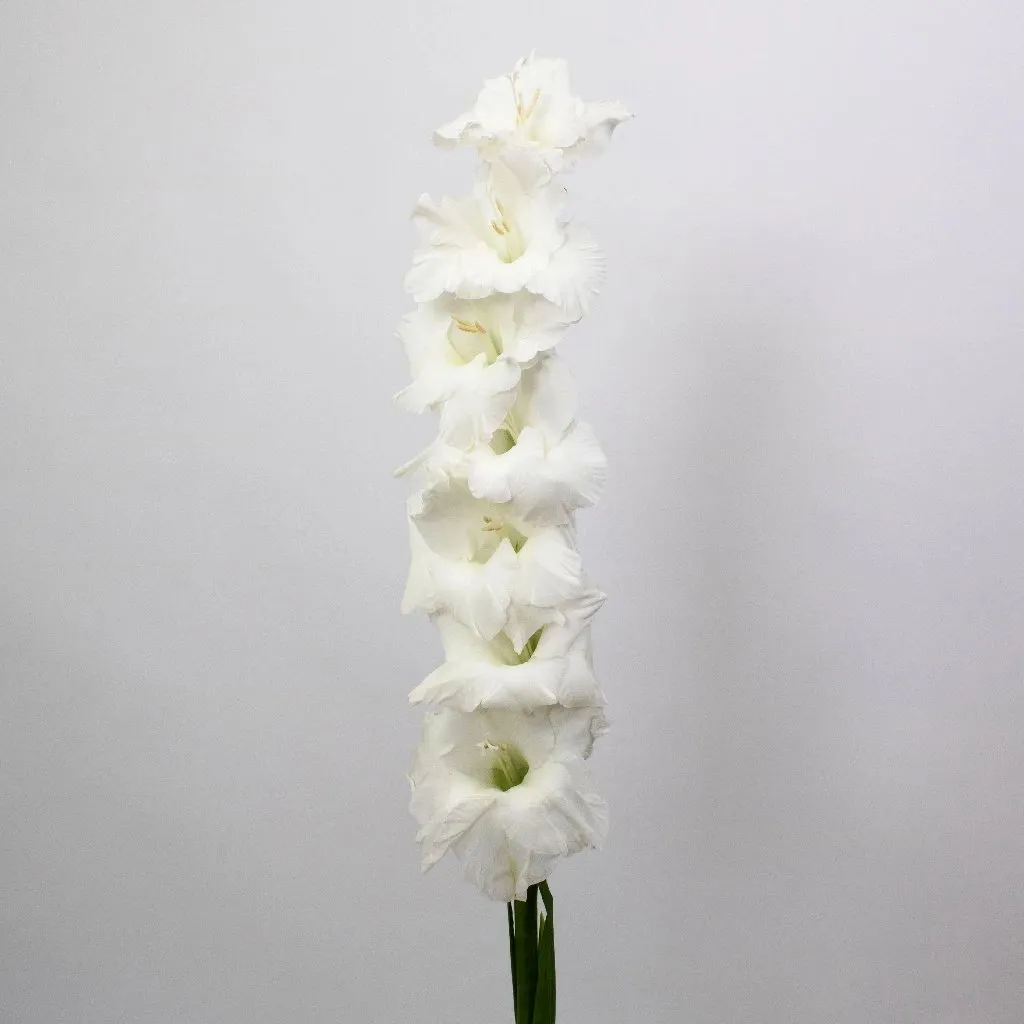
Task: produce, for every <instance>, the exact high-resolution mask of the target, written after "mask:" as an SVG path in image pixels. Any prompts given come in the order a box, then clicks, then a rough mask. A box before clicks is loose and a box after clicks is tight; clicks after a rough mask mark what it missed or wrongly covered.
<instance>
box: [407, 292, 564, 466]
mask: <svg viewBox="0 0 1024 1024" xmlns="http://www.w3.org/2000/svg"><path fill="white" fill-rule="evenodd" d="M570 323H571V321H569V320H568V319H567V318H566V317H565V315H564V314H563V313H562V311H561V310H560V309H559V308H558V307H557V306H554V305H553V304H552V303H549V302H547V301H546V300H544V299H538V298H535V297H533V296H523V295H517V296H504V295H497V296H491V297H489V298H485V299H476V300H464V299H457V298H455V297H454V296H451V295H443V296H441V297H440V298H438V299H435V300H434V301H433V302H429V303H423V304H421V305H420V306H418V307H417V309H416V310H415V312H413V313H410V314H409V315H408V316H406V317H405V318H404V319H403V320H402V323H401V324H400V325H399V329H398V337H399V339H400V340H401V342H402V345H403V347H404V348H405V352H406V356H407V357H408V360H409V366H410V369H411V371H412V376H413V382H412V383H411V384H410V385H408V387H405V388H403V389H402V390H401V391H399V392H398V394H397V395H396V396H395V398H396V400H397V401H398V402H399V404H400V405H401V406H402V407H403V408H406V409H408V410H410V411H412V412H423V411H425V410H426V409H433V410H437V411H439V413H440V437H441V440H442V441H444V442H446V443H447V444H450V445H453V446H456V447H460V448H469V447H471V446H472V445H474V444H477V443H480V442H484V441H488V440H490V437H491V435H492V434H493V433H494V431H495V430H496V429H497V428H498V426H499V425H500V424H501V422H502V421H503V420H504V419H505V417H506V415H507V414H508V412H509V410H510V409H511V408H512V405H513V403H514V402H515V401H516V399H517V398H518V393H517V391H516V386H517V385H518V383H519V377H520V366H522V365H527V364H530V363H532V362H534V361H535V360H536V359H537V358H538V356H539V354H540V353H543V352H547V351H548V350H550V349H551V348H553V347H554V345H555V344H557V342H558V341H559V339H560V338H561V337H562V334H563V333H564V332H565V330H566V328H567V327H569V326H570Z"/></svg>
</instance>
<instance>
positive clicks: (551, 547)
mask: <svg viewBox="0 0 1024 1024" xmlns="http://www.w3.org/2000/svg"><path fill="white" fill-rule="evenodd" d="M409 518H410V521H411V525H412V529H411V530H410V540H411V548H412V562H411V565H410V569H409V579H408V582H407V584H406V589H405V597H404V600H403V603H402V609H403V611H407V612H408V611H412V610H414V609H420V610H422V611H425V612H427V613H429V614H438V613H441V612H448V613H450V614H451V615H453V616H454V617H455V618H456V619H458V621H459V622H462V623H464V624H465V625H467V626H469V627H470V629H472V630H474V631H475V632H476V633H477V634H479V635H480V636H481V637H483V638H485V639H488V640H489V639H492V638H493V637H495V636H496V635H497V634H498V633H499V632H501V630H502V629H504V628H505V627H506V625H508V623H509V620H510V614H511V618H512V622H513V626H515V625H516V624H517V623H518V622H519V621H520V615H522V616H525V621H529V622H530V623H533V622H535V621H540V623H541V624H543V622H551V621H555V619H556V618H557V610H556V605H557V604H558V603H559V602H561V601H564V600H566V599H567V598H569V597H572V596H575V595H576V594H578V593H579V592H580V590H581V589H582V586H583V583H582V580H583V571H582V567H581V565H580V559H579V554H578V553H577V552H576V550H575V547H574V545H573V541H572V532H571V530H570V529H568V528H559V527H554V526H540V527H537V526H532V525H530V524H527V523H524V522H522V521H521V520H519V519H517V518H515V517H514V516H513V515H512V514H511V512H510V510H509V509H508V508H507V507H502V506H499V505H495V504H493V503H491V502H486V501H480V500H479V499H478V498H475V497H473V495H472V494H471V493H470V492H469V490H468V488H467V487H466V485H465V482H464V481H461V480H458V479H456V478H448V479H445V480H442V481H440V482H438V483H436V484H434V485H432V486H431V487H428V488H426V489H425V490H423V491H420V492H419V493H418V494H415V495H413V497H412V498H411V499H410V502H409ZM513 600H516V601H517V604H522V605H524V606H527V605H528V606H530V610H527V609H526V608H525V607H524V609H523V611H522V612H521V613H519V612H513V613H510V605H511V604H512V602H513ZM536 608H546V609H548V610H547V611H546V612H545V613H543V614H541V615H539V616H538V614H537V612H536V611H535V610H533V609H536ZM533 628H534V629H537V628H539V627H538V626H536V625H535V626H534V627H533ZM517 635H518V634H517Z"/></svg>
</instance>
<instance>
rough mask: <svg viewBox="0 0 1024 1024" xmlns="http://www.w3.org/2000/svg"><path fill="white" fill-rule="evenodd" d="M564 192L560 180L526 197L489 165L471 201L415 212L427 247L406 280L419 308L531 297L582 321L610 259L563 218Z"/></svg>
mask: <svg viewBox="0 0 1024 1024" xmlns="http://www.w3.org/2000/svg"><path fill="white" fill-rule="evenodd" d="M564 197H565V190H564V189H563V188H562V187H561V186H560V185H558V184H557V183H555V182H549V183H548V184H546V185H544V186H542V187H541V188H538V189H535V190H533V191H528V190H526V189H524V188H523V185H522V183H521V182H520V181H519V179H518V178H516V176H515V175H514V174H513V173H512V172H511V171H510V170H509V169H508V168H506V167H504V166H503V165H501V164H492V165H489V166H488V167H487V168H485V170H484V171H483V173H482V174H481V175H480V177H479V178H478V180H477V185H476V188H475V190H474V192H473V194H472V195H471V196H469V197H468V198H466V199H449V198H445V199H443V200H442V201H441V202H440V203H439V204H438V203H434V201H433V200H432V199H431V198H430V196H427V195H424V196H421V197H420V200H419V202H418V203H417V205H416V208H415V210H414V211H413V220H414V221H415V223H416V224H417V226H418V227H419V229H420V231H421V233H422V235H423V238H424V241H425V243H426V244H425V245H424V246H422V247H421V248H419V249H417V250H416V252H415V254H414V255H413V263H412V267H411V269H410V270H409V272H408V274H407V275H406V278H405V285H406V289H407V290H408V291H409V293H410V294H411V295H412V297H413V298H414V299H415V300H416V301H417V302H429V301H431V300H433V299H436V298H437V297H438V296H440V295H441V294H443V293H445V292H449V293H451V294H452V295H455V296H456V297H457V298H461V299H481V298H485V297H486V296H488V295H492V294H494V293H500V294H503V295H510V294H512V293H513V292H519V291H523V290H525V291H528V292H531V293H532V294H534V295H541V296H543V297H544V298H546V299H548V301H550V302H552V303H554V304H555V305H556V306H559V307H560V308H561V309H562V310H564V312H565V314H566V315H567V316H568V317H569V318H570V319H575V318H578V317H580V316H582V315H583V314H584V313H585V312H586V310H587V307H588V305H589V303H590V299H591V297H592V296H593V295H594V294H596V292H597V290H598V288H599V287H600V285H601V281H602V279H603V276H604V256H603V254H602V253H601V250H600V248H599V247H598V245H597V243H596V242H595V241H594V240H593V238H592V237H591V236H590V234H589V233H588V232H587V231H585V230H584V229H582V228H580V227H577V226H576V225H574V224H570V223H568V221H567V220H566V218H565V217H564V216H563V213H562V208H563V205H564Z"/></svg>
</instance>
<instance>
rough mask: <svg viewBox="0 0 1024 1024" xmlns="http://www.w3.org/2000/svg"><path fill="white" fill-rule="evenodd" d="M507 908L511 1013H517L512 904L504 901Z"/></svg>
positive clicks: (514, 932) (517, 1000) (517, 996)
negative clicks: (510, 970) (510, 966)
mask: <svg viewBox="0 0 1024 1024" xmlns="http://www.w3.org/2000/svg"><path fill="white" fill-rule="evenodd" d="M505 907H506V909H507V910H508V958H509V960H510V961H511V963H512V1014H513V1016H515V1015H516V1014H518V1013H519V991H518V986H517V985H516V930H515V924H514V922H513V918H512V904H511V903H506V904H505Z"/></svg>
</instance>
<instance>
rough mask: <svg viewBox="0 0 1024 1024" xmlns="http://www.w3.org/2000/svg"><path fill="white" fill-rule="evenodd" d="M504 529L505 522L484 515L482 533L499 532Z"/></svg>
mask: <svg viewBox="0 0 1024 1024" xmlns="http://www.w3.org/2000/svg"><path fill="white" fill-rule="evenodd" d="M504 529H505V524H504V523H503V522H502V520H501V519H500V518H499V519H494V518H492V517H491V516H484V525H483V530H484V533H500V532H501V531H502V530H504Z"/></svg>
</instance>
